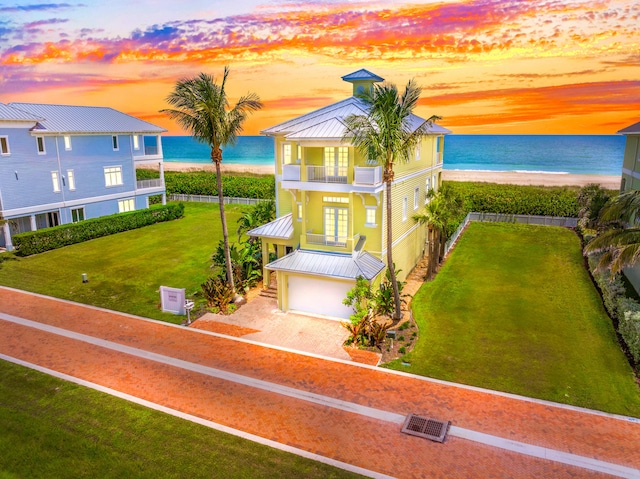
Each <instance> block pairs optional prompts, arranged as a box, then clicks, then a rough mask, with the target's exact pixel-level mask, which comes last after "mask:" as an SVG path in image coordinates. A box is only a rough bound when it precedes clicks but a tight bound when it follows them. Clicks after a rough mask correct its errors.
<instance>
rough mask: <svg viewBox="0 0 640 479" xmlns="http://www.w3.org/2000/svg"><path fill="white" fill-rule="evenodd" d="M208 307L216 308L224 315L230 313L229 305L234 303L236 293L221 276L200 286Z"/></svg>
mask: <svg viewBox="0 0 640 479" xmlns="http://www.w3.org/2000/svg"><path fill="white" fill-rule="evenodd" d="M200 287H201V288H202V294H203V296H204V297H205V298H206V300H207V306H208V307H210V308H215V309H217V310H218V311H220V312H221V313H222V314H227V313H228V312H229V304H230V303H231V301H233V296H234V291H233V290H232V289H231V286H230V285H229V283H227V282H226V280H225V279H224V278H223V277H221V276H213V277H211V278H209V279H207V281H205V282H204V283H202V284H201V285H200Z"/></svg>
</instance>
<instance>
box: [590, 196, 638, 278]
mask: <svg viewBox="0 0 640 479" xmlns="http://www.w3.org/2000/svg"><path fill="white" fill-rule="evenodd" d="M639 213H640V191H638V190H630V191H626V192H624V193H622V194H620V195H619V196H618V197H616V198H614V199H612V200H610V201H609V202H608V203H607V204H606V205H605V206H604V207H603V208H602V211H601V213H600V217H599V219H598V224H599V227H600V228H601V229H602V231H601V232H600V233H599V234H598V236H596V237H595V238H594V239H593V240H591V241H590V242H589V244H587V246H586V248H585V252H586V253H587V254H594V253H603V254H602V256H601V257H600V260H599V262H598V269H599V270H604V269H607V268H608V269H609V270H610V271H611V274H612V275H614V274H616V273H619V272H620V271H622V270H623V269H624V268H626V267H627V266H632V265H634V264H635V263H636V261H637V260H638V258H640V223H639V220H640V218H639Z"/></svg>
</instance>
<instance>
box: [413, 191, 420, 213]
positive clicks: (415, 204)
mask: <svg viewBox="0 0 640 479" xmlns="http://www.w3.org/2000/svg"><path fill="white" fill-rule="evenodd" d="M419 202H420V187H419V186H416V189H415V190H413V209H414V210H417V209H418V203H419Z"/></svg>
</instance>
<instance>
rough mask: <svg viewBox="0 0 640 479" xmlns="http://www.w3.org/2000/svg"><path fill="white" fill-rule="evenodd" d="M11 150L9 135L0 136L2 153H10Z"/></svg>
mask: <svg viewBox="0 0 640 479" xmlns="http://www.w3.org/2000/svg"><path fill="white" fill-rule="evenodd" d="M10 154H11V151H10V150H9V137H8V136H0V155H10Z"/></svg>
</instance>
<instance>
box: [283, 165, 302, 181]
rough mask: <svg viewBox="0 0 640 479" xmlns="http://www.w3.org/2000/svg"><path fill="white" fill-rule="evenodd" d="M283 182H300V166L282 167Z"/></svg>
mask: <svg viewBox="0 0 640 479" xmlns="http://www.w3.org/2000/svg"><path fill="white" fill-rule="evenodd" d="M282 180H283V181H300V165H282Z"/></svg>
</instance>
